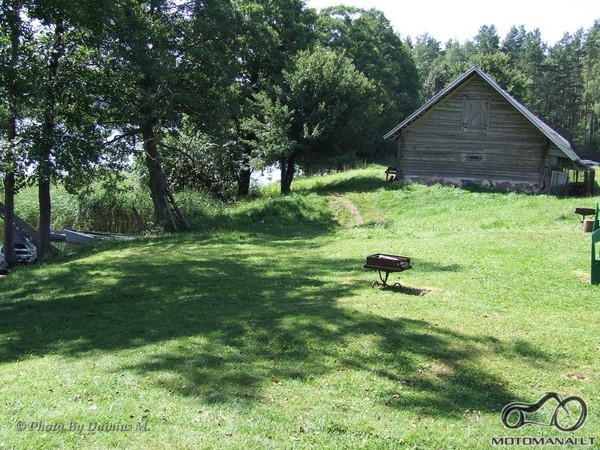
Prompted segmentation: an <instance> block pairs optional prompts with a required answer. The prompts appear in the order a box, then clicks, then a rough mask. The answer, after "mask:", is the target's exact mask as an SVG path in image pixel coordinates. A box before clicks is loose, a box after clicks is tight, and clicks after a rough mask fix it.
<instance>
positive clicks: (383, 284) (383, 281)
mask: <svg viewBox="0 0 600 450" xmlns="http://www.w3.org/2000/svg"><path fill="white" fill-rule="evenodd" d="M382 272H383V273H385V275H382ZM377 273H378V274H379V279H380V280H381V283H379V281H373V282H372V283H371V289H373V288H374V287H375V286H379V285H380V284H381V289H383V288H386V287H389V284H387V279H388V277H389V276H390V273H389V272H388V271H381V270H378V271H377ZM392 286H393V287H402V285H401V284H400V283H394V284H393V285H392Z"/></svg>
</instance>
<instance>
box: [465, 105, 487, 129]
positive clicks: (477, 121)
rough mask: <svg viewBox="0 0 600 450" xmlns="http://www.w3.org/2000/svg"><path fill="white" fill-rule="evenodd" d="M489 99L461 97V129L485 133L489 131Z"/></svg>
mask: <svg viewBox="0 0 600 450" xmlns="http://www.w3.org/2000/svg"><path fill="white" fill-rule="evenodd" d="M490 107H491V99H490V98H489V97H487V98H473V97H463V113H462V126H463V131H464V132H466V133H468V132H474V133H487V132H488V131H490Z"/></svg>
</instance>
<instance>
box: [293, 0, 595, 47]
mask: <svg viewBox="0 0 600 450" xmlns="http://www.w3.org/2000/svg"><path fill="white" fill-rule="evenodd" d="M305 2H306V6H308V7H310V8H316V9H321V8H326V7H328V6H336V5H339V4H345V5H348V6H356V7H359V8H363V9H371V8H376V9H379V10H380V11H382V12H383V13H384V14H385V16H386V17H387V18H388V20H389V21H390V22H391V23H392V25H393V27H394V29H395V30H396V31H397V32H398V33H400V35H401V36H402V38H407V37H409V36H411V37H412V38H413V40H414V38H415V37H417V36H419V35H422V34H423V33H425V32H427V33H429V35H430V36H432V37H433V38H435V39H436V40H438V41H440V42H441V43H442V44H444V43H446V42H447V41H448V40H450V39H455V40H458V41H459V42H461V43H464V42H465V41H466V40H472V39H473V37H474V36H475V35H477V33H478V32H479V28H480V27H481V26H482V25H494V26H495V27H496V29H497V30H498V35H499V36H500V38H501V39H504V37H505V36H506V34H507V33H508V31H509V30H510V28H511V27H512V26H513V25H516V26H519V25H524V26H525V29H526V30H527V31H533V30H534V29H535V28H539V29H540V32H541V35H542V40H543V41H544V42H546V43H547V44H549V45H554V44H555V43H556V42H557V41H559V40H560V39H561V38H562V37H563V35H564V33H565V32H569V33H574V32H575V31H577V29H579V28H583V29H584V30H587V29H589V28H591V26H592V25H593V24H594V21H595V20H597V19H600V0H562V1H558V0H500V1H493V2H492V1H485V0H305Z"/></svg>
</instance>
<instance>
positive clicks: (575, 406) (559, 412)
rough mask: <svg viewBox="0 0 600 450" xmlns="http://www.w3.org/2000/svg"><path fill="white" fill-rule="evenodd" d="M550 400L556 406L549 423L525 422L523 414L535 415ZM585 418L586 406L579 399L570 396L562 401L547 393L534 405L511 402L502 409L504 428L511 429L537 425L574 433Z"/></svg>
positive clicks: (554, 394)
mask: <svg viewBox="0 0 600 450" xmlns="http://www.w3.org/2000/svg"><path fill="white" fill-rule="evenodd" d="M552 399H554V400H556V401H558V405H557V406H556V409H555V410H554V413H553V414H552V418H551V419H550V423H540V422H534V421H528V420H525V413H535V412H536V411H538V410H539V409H540V408H542V407H543V406H544V405H545V404H546V402H548V401H550V400H552ZM577 415H578V417H577ZM575 417H577V420H576V421H575V420H574V418H575ZM586 418H587V405H586V404H585V402H584V401H583V399H582V398H581V397H577V396H576V395H572V396H570V397H567V398H564V399H563V398H562V397H561V396H560V394H557V393H556V392H547V393H546V394H545V395H544V396H543V397H542V398H541V399H539V400H538V401H537V402H536V403H532V404H530V403H520V402H513V403H509V404H508V405H506V406H505V407H504V408H503V409H502V423H503V424H504V426H505V427H507V428H511V429H517V428H521V427H524V426H526V425H538V426H541V427H555V428H558V429H559V430H561V431H575V430H578V429H579V428H581V427H582V426H583V424H584V422H585V420H586ZM573 422H575V423H573Z"/></svg>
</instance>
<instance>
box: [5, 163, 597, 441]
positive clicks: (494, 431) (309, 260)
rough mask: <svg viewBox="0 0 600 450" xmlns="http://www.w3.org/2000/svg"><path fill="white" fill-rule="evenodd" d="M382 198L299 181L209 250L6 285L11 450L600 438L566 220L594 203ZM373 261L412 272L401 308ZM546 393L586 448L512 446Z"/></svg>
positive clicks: (582, 291) (130, 257) (367, 190)
mask: <svg viewBox="0 0 600 450" xmlns="http://www.w3.org/2000/svg"><path fill="white" fill-rule="evenodd" d="M383 178H384V177H383V168H381V167H371V168H367V169H362V170H355V171H351V172H346V173H343V174H336V175H331V176H327V177H312V178H305V179H299V180H297V181H296V182H295V184H294V189H295V193H294V194H292V195H291V196H288V197H285V198H282V197H278V196H276V195H274V194H273V195H269V192H268V191H267V192H265V193H264V194H263V196H262V197H261V198H258V199H256V200H253V201H249V202H245V203H242V204H239V205H237V206H235V207H233V208H232V209H230V210H224V211H220V212H218V213H215V214H218V217H214V218H213V220H212V221H211V223H212V224H213V225H212V226H211V227H210V228H206V229H205V230H204V231H198V232H196V233H188V234H180V235H175V236H163V237H156V238H146V239H141V240H139V241H137V242H134V243H126V244H107V245H101V246H98V247H96V248H94V249H90V250H83V251H81V252H80V253H79V254H78V255H76V256H75V257H72V258H70V259H64V260H59V261H54V262H52V263H46V264H40V265H37V266H35V267H26V268H21V269H19V270H16V271H14V272H12V273H11V274H10V275H9V276H8V277H4V278H2V279H0V380H1V384H0V405H1V406H2V410H3V413H2V414H0V448H111V447H116V448H151V449H152V448H190V449H193V448H231V449H238V448H248V449H250V448H257V449H259V448H260V449H263V448H277V449H279V448H318V449H323V448H330V449H338V448H422V449H469V448H473V449H481V448H491V447H492V446H491V441H492V438H498V437H542V436H543V437H577V438H588V437H597V438H600V377H599V375H598V367H599V366H600V312H599V308H598V305H599V303H600V287H599V286H591V285H590V284H589V266H590V261H589V260H590V235H589V234H584V233H582V232H581V228H580V225H579V222H578V221H577V219H576V218H575V216H574V215H573V214H572V210H573V209H574V207H575V206H586V207H593V206H595V204H596V202H598V201H600V198H598V197H596V198H594V199H570V198H569V199H557V198H554V197H547V196H528V195H519V194H512V193H511V194H503V193H484V192H474V191H473V192H472V191H468V190H459V189H454V188H449V187H440V186H433V187H424V186H419V185H407V186H398V185H390V184H386V183H385V181H384V180H383ZM273 192H275V191H273ZM198 228H201V227H198ZM378 252H381V253H391V254H402V255H407V256H410V257H411V258H412V262H413V270H410V271H407V272H403V273H402V274H392V275H391V276H390V281H401V282H402V285H403V287H402V288H395V289H386V290H380V289H372V288H371V282H372V281H373V280H375V279H376V278H377V274H376V273H375V272H372V271H366V270H364V269H363V268H362V265H363V264H364V261H365V257H366V256H367V255H369V254H372V253H378ZM547 391H554V392H557V393H560V394H561V395H562V396H563V397H567V396H569V395H578V396H580V397H582V398H583V399H584V400H585V401H586V403H587V405H588V419H587V422H586V423H585V425H584V426H583V428H581V429H579V430H578V431H576V432H574V433H565V432H561V431H558V430H556V429H555V428H552V427H539V426H529V427H524V428H521V429H519V430H510V429H507V428H505V427H504V426H503V424H502V422H501V419H500V411H501V410H502V408H503V407H504V406H505V405H506V404H508V403H510V402H512V401H522V402H526V403H534V402H536V401H537V400H539V399H540V398H541V397H542V396H543V394H544V393H545V392H547ZM555 406H556V403H554V404H550V405H547V407H544V408H543V409H542V410H541V411H540V412H538V413H537V414H536V415H535V417H534V419H535V420H536V421H540V422H544V421H545V422H546V423H548V422H549V421H550V420H551V416H552V413H553V411H554V408H555ZM528 418H529V417H528ZM79 427H81V429H80V428H79ZM21 428H23V429H22V430H21Z"/></svg>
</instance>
